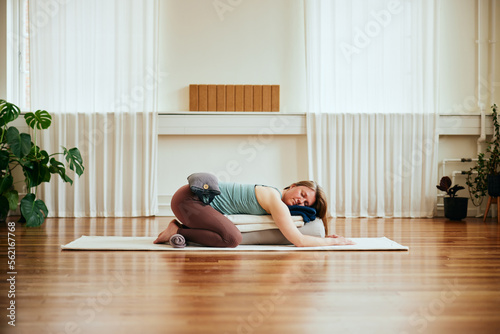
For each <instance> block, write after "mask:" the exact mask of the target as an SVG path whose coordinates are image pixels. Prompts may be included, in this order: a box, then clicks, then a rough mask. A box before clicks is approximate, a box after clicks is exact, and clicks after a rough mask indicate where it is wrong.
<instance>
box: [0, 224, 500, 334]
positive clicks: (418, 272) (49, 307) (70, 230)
mask: <svg viewBox="0 0 500 334" xmlns="http://www.w3.org/2000/svg"><path fill="white" fill-rule="evenodd" d="M169 220H170V219H169V218H167V217H158V218H134V219H55V218H54V219H48V220H47V221H46V222H45V224H44V225H43V227H41V228H26V227H24V226H22V225H20V224H16V225H15V232H14V234H15V237H14V239H15V268H11V269H9V268H8V260H9V259H8V256H9V253H8V250H7V242H8V239H7V233H8V230H7V225H5V224H3V225H2V226H1V227H0V230H1V238H2V239H1V255H0V262H1V263H2V265H1V266H0V268H1V271H2V277H5V279H2V281H1V282H0V319H1V323H0V333H58V334H59V333H144V334H146V333H147V334H152V333H217V334H220V333H222V334H226V333H227V334H229V333H287V334H289V333H384V334H388V333H397V334H403V333H440V334H441V333H452V334H458V333H500V227H499V225H498V224H497V223H496V220H494V219H491V220H487V221H486V222H485V223H483V222H482V220H481V219H472V218H469V219H467V220H466V221H463V222H450V221H447V220H445V219H336V220H334V221H332V223H331V224H332V228H333V229H334V230H335V232H336V233H337V234H340V235H345V236H348V237H380V236H386V237H388V238H391V239H393V240H395V241H397V242H399V243H401V244H403V245H406V246H409V247H410V251H409V252H405V251H392V252H363V251H360V252H345V251H344V252H217V253H214V252H154V251H149V252H148V251H142V252H141V251H134V252H130V251H129V252H126V251H124V252H119V251H61V250H60V245H61V244H65V243H68V242H70V241H72V240H73V239H76V238H78V237H80V236H81V235H122V236H156V235H157V234H158V232H159V231H160V230H162V229H163V228H165V227H166V225H167V224H168V222H169ZM11 244H12V240H11ZM10 254H12V253H10ZM12 269H13V270H12ZM11 271H14V272H16V274H14V275H9V274H7V273H8V272H11ZM12 276H14V277H15V284H12V285H11V284H10V282H8V281H7V278H10V277H12ZM12 290H15V297H13V296H12V295H11V297H12V298H9V291H12ZM11 301H15V325H16V326H15V327H12V326H10V325H9V324H8V322H9V321H10V319H9V318H8V315H10V314H11V311H10V310H8V309H7V308H8V307H9V306H10V304H9V303H10V302H11Z"/></svg>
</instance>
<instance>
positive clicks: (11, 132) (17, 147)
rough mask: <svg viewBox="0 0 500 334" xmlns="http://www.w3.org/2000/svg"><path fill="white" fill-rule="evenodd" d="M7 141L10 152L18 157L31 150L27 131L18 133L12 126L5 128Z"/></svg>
mask: <svg viewBox="0 0 500 334" xmlns="http://www.w3.org/2000/svg"><path fill="white" fill-rule="evenodd" d="M7 143H8V144H9V146H10V149H11V150H12V153H14V155H15V156H16V157H18V158H23V157H25V156H26V155H27V154H28V153H30V151H31V136H30V135H29V134H27V133H19V130H17V129H16V128H14V127H10V128H9V129H8V130H7Z"/></svg>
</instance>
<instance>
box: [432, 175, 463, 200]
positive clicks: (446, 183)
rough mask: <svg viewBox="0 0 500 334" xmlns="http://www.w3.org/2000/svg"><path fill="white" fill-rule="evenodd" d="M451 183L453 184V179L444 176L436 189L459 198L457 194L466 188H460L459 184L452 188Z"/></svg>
mask: <svg viewBox="0 0 500 334" xmlns="http://www.w3.org/2000/svg"><path fill="white" fill-rule="evenodd" d="M451 183H452V182H451V179H450V178H449V177H448V176H443V177H442V178H441V181H439V185H437V186H436V187H437V188H438V189H439V190H441V191H444V192H445V193H447V194H448V196H450V197H455V196H457V192H458V191H459V190H462V189H465V188H464V187H462V186H459V185H458V184H456V185H454V186H453V187H452V186H451Z"/></svg>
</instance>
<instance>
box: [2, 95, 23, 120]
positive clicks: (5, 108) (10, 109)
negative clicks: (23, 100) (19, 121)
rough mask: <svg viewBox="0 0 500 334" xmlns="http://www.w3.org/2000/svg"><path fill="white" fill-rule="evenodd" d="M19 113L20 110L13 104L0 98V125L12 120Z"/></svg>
mask: <svg viewBox="0 0 500 334" xmlns="http://www.w3.org/2000/svg"><path fill="white" fill-rule="evenodd" d="M20 114H21V110H20V109H19V107H18V106H16V105H15V104H12V103H9V102H7V101H5V100H0V126H4V125H5V124H7V123H10V122H12V121H13V120H15V119H16V118H18V117H19V115H20Z"/></svg>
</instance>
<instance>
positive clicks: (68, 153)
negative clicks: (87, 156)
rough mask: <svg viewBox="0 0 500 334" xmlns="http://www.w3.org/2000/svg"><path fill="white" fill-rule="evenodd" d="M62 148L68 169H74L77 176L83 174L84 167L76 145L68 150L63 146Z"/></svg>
mask: <svg viewBox="0 0 500 334" xmlns="http://www.w3.org/2000/svg"><path fill="white" fill-rule="evenodd" d="M63 150H64V156H65V157H66V161H67V162H68V163H69V169H71V170H74V171H75V173H76V174H78V176H81V175H82V174H83V170H84V167H83V160H82V156H81V155H80V151H79V150H78V149H77V148H76V147H73V148H72V149H70V150H68V149H66V147H64V146H63Z"/></svg>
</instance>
